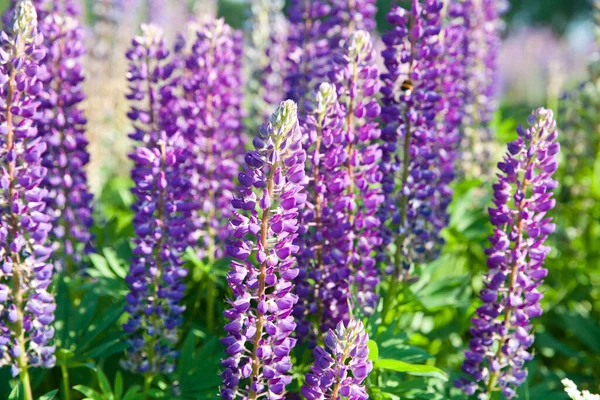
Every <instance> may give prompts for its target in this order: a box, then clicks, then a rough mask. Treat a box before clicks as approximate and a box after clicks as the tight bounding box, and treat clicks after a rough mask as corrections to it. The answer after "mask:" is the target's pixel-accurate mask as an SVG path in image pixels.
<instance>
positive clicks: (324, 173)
mask: <svg viewBox="0 0 600 400" xmlns="http://www.w3.org/2000/svg"><path fill="white" fill-rule="evenodd" d="M307 107H308V110H307V115H306V121H305V124H304V126H303V127H302V128H301V129H302V132H303V136H304V137H308V138H309V140H310V141H311V142H313V143H314V146H313V147H311V148H310V149H309V151H308V157H307V158H308V159H307V163H306V168H307V171H309V172H308V175H309V179H310V183H311V184H310V185H309V186H308V187H307V191H310V195H311V199H312V202H311V203H310V204H307V207H306V208H305V209H304V210H303V212H302V224H301V225H300V228H299V230H298V240H297V242H296V243H297V244H298V246H299V247H300V253H299V254H298V266H299V270H300V273H299V274H298V277H297V279H296V285H297V287H296V294H297V295H298V297H299V301H298V304H297V305H296V307H295V308H294V316H295V317H296V319H297V321H298V323H299V326H298V330H297V337H298V338H305V337H310V339H311V340H314V336H317V335H318V334H317V332H315V330H317V331H320V329H321V328H322V326H321V324H322V322H323V321H326V322H325V326H324V327H325V329H327V324H329V323H330V321H331V320H329V319H328V318H330V317H333V318H335V319H336V320H339V319H343V318H344V317H345V316H347V315H348V302H347V299H348V297H349V287H348V283H349V282H348V278H349V276H350V274H351V270H350V268H348V266H346V265H344V263H343V261H344V260H347V259H348V256H347V250H348V248H349V245H348V244H347V243H344V242H347V235H345V234H344V233H345V231H346V230H347V229H348V217H347V216H348V213H347V212H344V211H345V209H347V207H345V206H344V203H343V201H344V199H343V197H344V196H345V195H346V194H347V192H346V190H347V187H348V175H347V173H346V169H345V165H346V162H347V158H348V157H347V153H346V141H345V140H344V132H343V124H344V114H343V110H342V108H341V105H340V104H339V102H338V97H337V92H336V88H335V86H334V85H332V84H330V83H322V84H321V85H320V86H319V89H318V90H317V91H316V93H315V97H314V101H312V102H307ZM340 197H342V198H340ZM338 198H340V199H339V204H340V205H338V206H336V202H335V200H336V199H338ZM338 244H339V245H340V246H345V249H346V250H343V248H341V247H340V248H338V247H336V245H338ZM336 265H337V268H336V271H335V272H334V271H332V270H331V269H332V268H335V266H336ZM339 285H342V286H341V287H340V286H339ZM325 303H327V306H328V307H329V311H326V310H325V309H324V308H325V306H326V304H325ZM336 305H337V306H339V307H336ZM334 326H335V325H334Z"/></svg>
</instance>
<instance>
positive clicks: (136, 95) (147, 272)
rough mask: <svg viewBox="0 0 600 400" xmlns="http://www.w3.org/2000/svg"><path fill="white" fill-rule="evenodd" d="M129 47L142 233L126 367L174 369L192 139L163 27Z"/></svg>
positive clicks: (137, 222) (133, 271) (133, 274)
mask: <svg viewBox="0 0 600 400" xmlns="http://www.w3.org/2000/svg"><path fill="white" fill-rule="evenodd" d="M142 32H143V35H142V36H139V37H135V38H134V39H133V41H132V46H131V48H130V49H129V50H128V52H127V58H128V59H129V60H130V65H129V71H128V73H127V79H128V81H129V87H130V93H129V94H128V96H127V98H128V99H129V100H130V101H131V104H132V105H131V110H130V112H129V113H128V116H129V118H130V119H131V121H132V122H133V123H134V129H135V131H134V132H133V133H132V134H130V137H131V138H132V139H134V140H135V141H137V143H138V144H137V147H135V149H134V151H133V152H132V153H131V154H130V158H131V159H132V160H133V162H134V168H133V171H132V178H133V181H134V182H135V187H134V188H133V189H132V192H133V194H134V195H135V196H136V197H137V200H136V203H135V205H134V211H135V217H134V220H133V223H134V227H135V233H136V238H135V240H134V243H135V247H134V249H133V255H134V258H133V261H132V264H131V267H130V270H129V274H128V276H127V278H126V282H127V284H128V285H129V289H130V292H129V294H128V295H127V297H126V300H127V305H126V308H125V310H126V311H127V313H129V319H128V321H127V323H126V324H125V325H124V326H123V329H124V330H125V331H126V332H127V333H128V334H129V345H130V348H129V352H128V356H127V360H125V361H124V362H123V367H124V368H127V369H129V370H131V371H133V372H138V373H144V374H149V375H150V376H152V375H155V374H159V373H170V372H172V371H173V368H174V365H173V363H174V358H175V357H177V352H176V351H175V344H176V343H177V340H178V329H177V328H178V326H179V325H180V323H181V319H182V316H181V314H182V313H183V311H184V309H185V307H184V306H183V305H181V304H180V300H181V299H182V297H183V294H184V289H185V285H184V283H183V278H184V277H185V276H186V275H187V270H186V269H185V268H184V267H183V265H182V264H183V263H182V261H181V257H180V255H181V253H182V252H183V251H185V249H186V247H187V245H188V237H189V231H190V224H189V219H190V215H191V209H192V205H191V204H190V203H189V201H187V199H188V192H189V190H190V182H189V180H188V179H187V177H188V176H189V166H188V165H187V162H186V160H187V155H188V153H187V152H186V150H187V149H186V142H185V140H184V138H183V136H182V135H181V134H180V132H179V130H178V129H177V126H176V124H175V122H174V118H173V117H172V114H173V109H174V107H175V106H177V104H178V101H179V99H178V98H177V97H176V95H175V92H176V89H177V85H176V80H175V79H174V78H172V74H173V71H174V64H173V63H172V62H170V61H169V60H168V57H169V52H168V51H167V50H166V49H165V45H164V40H163V38H162V31H161V30H160V29H159V28H157V27H155V26H152V25H142Z"/></svg>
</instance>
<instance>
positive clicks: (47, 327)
mask: <svg viewBox="0 0 600 400" xmlns="http://www.w3.org/2000/svg"><path fill="white" fill-rule="evenodd" d="M14 16H15V19H14V23H13V24H12V32H11V33H10V34H7V33H5V32H3V33H2V34H1V37H0V42H1V43H0V46H1V47H0V92H1V93H0V98H1V99H2V101H1V102H0V108H1V110H0V111H1V112H0V145H1V149H0V164H1V166H2V168H1V174H0V175H1V176H0V190H1V193H2V194H1V204H2V212H1V213H0V257H1V258H2V260H1V262H0V264H1V266H0V366H5V365H12V373H13V375H18V374H21V380H22V382H23V383H24V389H25V391H26V394H25V395H26V396H27V395H28V396H29V397H28V398H33V397H32V396H31V388H30V387H29V386H30V385H29V375H28V372H27V369H28V367H29V366H35V367H45V368H50V367H53V366H54V364H55V357H54V346H53V345H52V338H53V336H54V328H53V327H52V325H51V324H52V322H53V321H54V310H55V309H56V304H55V303H54V296H53V295H52V294H51V293H50V291H49V290H48V287H49V286H50V283H51V281H52V273H53V265H52V263H50V262H49V258H50V257H51V255H52V248H51V247H50V246H49V245H48V243H47V238H48V235H49V233H50V231H51V229H52V224H51V218H50V216H49V215H48V214H47V211H46V203H45V202H44V198H45V197H46V195H47V191H46V189H44V188H42V186H41V184H42V181H43V179H44V177H45V176H46V168H44V167H43V166H42V155H43V154H44V152H45V151H46V147H47V146H46V143H45V142H44V141H43V140H42V138H40V137H39V135H38V129H37V123H38V121H39V118H40V112H39V110H38V107H39V105H40V103H39V101H38V99H39V97H40V96H41V95H42V93H43V91H44V84H43V82H42V79H41V77H42V76H44V75H46V74H47V71H46V69H45V67H44V65H43V64H42V65H41V64H40V62H41V61H42V60H43V59H44V57H45V51H44V50H43V47H42V42H43V36H42V35H41V34H39V33H38V29H37V17H36V12H35V8H34V6H33V5H32V3H31V2H30V1H28V0H24V1H21V2H20V3H19V4H18V6H17V7H16V9H15V12H14ZM27 392H29V393H27Z"/></svg>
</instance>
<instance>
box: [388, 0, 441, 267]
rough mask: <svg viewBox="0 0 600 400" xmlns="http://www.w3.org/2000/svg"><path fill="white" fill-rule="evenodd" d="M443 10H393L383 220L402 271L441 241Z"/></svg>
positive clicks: (432, 0)
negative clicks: (436, 212)
mask: <svg viewBox="0 0 600 400" xmlns="http://www.w3.org/2000/svg"><path fill="white" fill-rule="evenodd" d="M442 6H443V3H442V2H441V1H438V0H426V1H425V2H424V3H423V4H420V3H419V2H418V1H417V0H414V1H413V5H412V9H411V10H410V11H406V10H405V9H403V8H401V7H398V6H393V7H392V9H391V10H390V12H389V14H388V17H387V18H388V21H389V23H390V24H392V26H393V29H392V30H391V31H390V32H388V33H386V34H385V35H384V36H383V41H384V43H385V44H386V49H385V50H384V51H383V53H382V55H383V57H384V63H385V66H386V68H387V72H386V73H383V74H382V75H381V78H382V81H383V87H382V89H381V92H382V94H383V105H384V106H383V108H382V113H381V116H382V120H383V122H384V124H385V126H384V128H383V129H382V135H381V137H382V139H383V141H384V144H383V145H382V152H383V154H382V162H381V164H380V168H381V172H382V173H383V175H384V177H383V191H384V194H385V196H386V205H385V207H384V209H383V210H382V213H381V215H380V217H381V219H382V221H391V224H389V228H390V229H391V232H388V234H387V235H385V237H384V239H385V240H384V242H383V243H384V245H386V244H388V243H390V242H391V241H392V240H394V241H395V243H396V254H395V258H394V262H393V264H394V266H395V268H396V272H399V270H400V269H401V268H404V269H407V268H409V267H410V265H411V264H412V263H415V262H423V261H425V260H428V259H431V258H433V257H435V255H436V253H437V250H438V246H439V244H440V239H439V227H438V226H436V224H435V223H434V221H433V219H432V213H433V210H432V208H433V207H434V204H435V202H436V189H437V185H438V181H439V180H440V177H441V175H442V171H440V164H441V163H440V161H439V159H438V157H439V154H438V152H439V142H438V125H437V123H436V114H437V111H438V110H439V108H440V100H441V96H440V94H439V93H438V91H439V84H440V75H441V73H442V71H443V66H442V65H441V58H440V55H441V53H442V46H441V44H440V41H439V33H440V10H441V9H442ZM399 147H400V151H399ZM390 212H391V214H392V215H391V216H390V215H389V213H390ZM390 233H391V234H390Z"/></svg>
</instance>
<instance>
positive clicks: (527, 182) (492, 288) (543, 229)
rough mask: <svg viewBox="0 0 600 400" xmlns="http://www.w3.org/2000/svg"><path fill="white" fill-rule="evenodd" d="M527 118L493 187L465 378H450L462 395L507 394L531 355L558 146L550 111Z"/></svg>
mask: <svg viewBox="0 0 600 400" xmlns="http://www.w3.org/2000/svg"><path fill="white" fill-rule="evenodd" d="M528 122H529V125H530V127H529V128H528V129H525V128H523V127H522V126H519V128H518V129H517V133H518V135H519V137H518V139H517V140H516V141H514V142H511V143H509V144H508V153H507V154H506V156H505V157H504V160H503V161H502V162H500V163H498V168H499V169H500V171H501V174H499V175H498V182H497V183H496V184H494V186H493V188H494V207H493V208H490V210H489V214H490V221H491V223H492V225H494V227H495V228H494V234H493V236H491V237H490V242H491V247H490V248H489V249H487V251H486V254H487V255H488V267H489V269H490V270H489V272H488V274H487V277H486V279H485V288H484V289H483V290H482V291H481V293H480V294H481V300H482V301H483V303H484V304H483V305H482V306H480V307H479V308H478V309H477V311H476V316H475V318H473V320H472V322H473V327H472V328H471V335H472V336H473V339H472V340H471V341H470V343H469V347H470V349H469V350H468V351H467V352H465V356H466V360H465V362H464V364H463V371H464V372H465V373H467V374H468V375H470V377H471V379H472V380H473V381H469V380H467V379H465V378H463V379H461V380H459V381H457V382H456V385H457V386H458V387H461V388H462V389H463V390H464V391H465V392H466V393H467V394H469V395H470V394H473V393H475V392H476V391H478V390H479V391H481V392H482V393H487V394H491V392H493V391H495V390H498V389H499V390H501V391H502V393H503V394H504V396H505V397H506V398H512V397H515V395H516V393H515V387H516V386H519V385H521V384H522V383H523V382H524V381H525V378H526V377H527V370H526V369H525V368H524V365H525V362H527V361H529V360H531V359H532V357H533V356H532V354H531V353H530V352H529V351H528V350H529V347H530V346H531V345H532V344H533V339H534V338H533V333H532V325H531V322H530V320H531V318H534V317H538V316H539V315H541V313H542V309H541V308H540V299H541V298H542V293H540V292H539V291H538V289H537V288H538V286H539V285H540V284H541V283H542V280H543V279H544V277H545V276H546V275H547V273H548V271H547V270H546V269H545V268H544V267H543V264H544V259H545V258H546V256H547V255H548V253H549V251H550V248H549V247H548V246H545V245H544V242H545V241H546V239H547V237H548V235H549V234H550V233H552V232H553V231H554V229H555V226H554V224H553V223H551V218H548V217H547V216H546V213H547V212H548V211H549V210H551V209H552V208H553V207H554V204H555V200H554V199H553V198H552V191H553V190H554V189H555V188H556V187H557V185H558V182H556V181H555V180H553V179H552V175H553V174H554V172H555V171H556V169H557V160H556V154H557V153H558V152H559V149H560V146H559V144H558V143H557V142H556V138H557V131H556V123H555V121H554V118H553V114H552V111H549V110H546V109H543V108H540V109H538V110H536V111H535V112H534V113H533V114H532V115H531V116H530V117H529V120H528ZM496 349H497V350H496Z"/></svg>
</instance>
